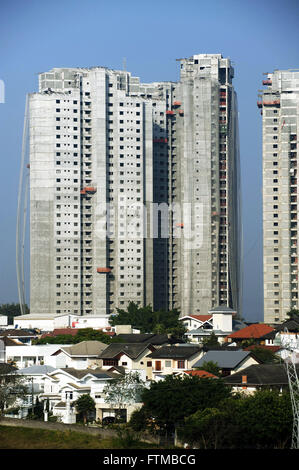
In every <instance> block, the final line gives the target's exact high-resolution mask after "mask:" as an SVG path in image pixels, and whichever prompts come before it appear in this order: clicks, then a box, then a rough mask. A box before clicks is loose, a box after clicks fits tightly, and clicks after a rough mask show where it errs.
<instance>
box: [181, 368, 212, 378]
mask: <svg viewBox="0 0 299 470" xmlns="http://www.w3.org/2000/svg"><path fill="white" fill-rule="evenodd" d="M175 375H182V376H183V375H189V376H196V377H200V378H202V379H218V378H219V377H217V375H214V374H211V372H207V371H206V370H184V371H183V372H179V373H178V374H175Z"/></svg>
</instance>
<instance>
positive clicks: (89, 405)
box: [75, 394, 95, 424]
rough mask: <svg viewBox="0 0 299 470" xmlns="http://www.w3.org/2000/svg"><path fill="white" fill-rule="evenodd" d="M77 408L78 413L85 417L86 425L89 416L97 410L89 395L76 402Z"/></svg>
mask: <svg viewBox="0 0 299 470" xmlns="http://www.w3.org/2000/svg"><path fill="white" fill-rule="evenodd" d="M75 407H76V410H77V412H78V413H79V414H81V415H82V416H83V421H84V424H86V422H87V417H88V414H89V413H91V412H93V411H94V410H95V401H94V400H93V398H92V397H91V396H90V395H89V394H85V395H81V396H80V397H79V398H78V399H77V400H76V401H75Z"/></svg>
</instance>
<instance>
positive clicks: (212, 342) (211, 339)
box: [202, 331, 219, 346]
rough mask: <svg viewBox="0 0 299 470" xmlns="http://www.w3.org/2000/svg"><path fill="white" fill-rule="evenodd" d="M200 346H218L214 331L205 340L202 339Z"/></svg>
mask: <svg viewBox="0 0 299 470" xmlns="http://www.w3.org/2000/svg"><path fill="white" fill-rule="evenodd" d="M202 344H203V346H219V342H218V339H217V336H216V335H215V333H214V331H212V332H211V334H210V335H209V336H208V337H207V338H204V339H203V341H202Z"/></svg>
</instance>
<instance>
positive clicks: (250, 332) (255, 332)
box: [227, 323, 274, 339]
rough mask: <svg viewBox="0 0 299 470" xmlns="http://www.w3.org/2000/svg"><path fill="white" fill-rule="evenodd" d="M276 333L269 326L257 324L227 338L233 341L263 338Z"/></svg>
mask: <svg viewBox="0 0 299 470" xmlns="http://www.w3.org/2000/svg"><path fill="white" fill-rule="evenodd" d="M271 331H274V328H272V327H271V326H269V325H264V324H262V323H255V324H253V325H249V326H246V327H245V328H242V329H241V330H239V331H236V332H235V333H232V334H231V335H228V336H227V338H233V339H247V338H261V337H262V336H264V335H266V334H268V333H270V332H271Z"/></svg>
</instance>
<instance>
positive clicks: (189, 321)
mask: <svg viewBox="0 0 299 470" xmlns="http://www.w3.org/2000/svg"><path fill="white" fill-rule="evenodd" d="M180 321H181V322H182V323H183V325H184V326H185V328H186V329H187V331H191V330H194V329H197V328H206V329H211V328H213V316H212V315H184V316H183V317H181V318H180Z"/></svg>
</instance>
